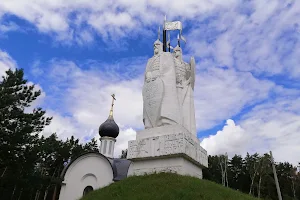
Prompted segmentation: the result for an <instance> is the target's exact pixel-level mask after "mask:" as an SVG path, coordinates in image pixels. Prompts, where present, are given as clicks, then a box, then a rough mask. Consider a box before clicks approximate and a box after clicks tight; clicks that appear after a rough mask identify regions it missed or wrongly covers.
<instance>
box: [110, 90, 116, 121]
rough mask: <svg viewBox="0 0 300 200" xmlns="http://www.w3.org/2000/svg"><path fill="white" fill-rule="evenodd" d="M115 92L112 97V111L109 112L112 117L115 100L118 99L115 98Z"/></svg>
mask: <svg viewBox="0 0 300 200" xmlns="http://www.w3.org/2000/svg"><path fill="white" fill-rule="evenodd" d="M115 96H116V95H115V94H112V95H111V97H112V102H111V108H110V112H109V116H110V117H112V116H113V111H114V102H115V100H116V98H115Z"/></svg>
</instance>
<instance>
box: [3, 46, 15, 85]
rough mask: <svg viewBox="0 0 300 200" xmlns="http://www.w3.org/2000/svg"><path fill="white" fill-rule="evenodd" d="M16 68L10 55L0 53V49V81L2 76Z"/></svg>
mask: <svg viewBox="0 0 300 200" xmlns="http://www.w3.org/2000/svg"><path fill="white" fill-rule="evenodd" d="M16 67H17V63H16V61H15V60H14V59H12V57H10V55H9V54H8V53H7V52H5V51H2V50H1V49H0V81H1V80H2V76H4V75H5V74H6V73H5V72H6V71H7V70H9V69H15V68H16Z"/></svg>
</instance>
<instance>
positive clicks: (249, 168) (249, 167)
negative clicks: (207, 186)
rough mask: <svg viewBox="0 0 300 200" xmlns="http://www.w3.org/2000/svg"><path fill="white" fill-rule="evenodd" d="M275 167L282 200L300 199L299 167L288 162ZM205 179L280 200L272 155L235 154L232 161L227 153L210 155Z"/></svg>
mask: <svg viewBox="0 0 300 200" xmlns="http://www.w3.org/2000/svg"><path fill="white" fill-rule="evenodd" d="M299 165H300V163H299ZM275 168H276V172H277V177H278V180H279V185H280V190H281V194H282V198H283V199H284V200H289V199H300V173H299V171H297V167H296V166H293V165H292V164H290V163H288V162H279V163H276V164H275ZM203 177H204V178H205V179H208V180H211V181H214V182H216V183H220V184H223V185H224V186H226V187H230V188H233V189H235V190H239V191H242V192H244V193H248V194H251V195H253V196H256V197H259V198H263V199H274V200H277V199H278V196H277V191H276V186H275V180H274V174H273V170H272V161H271V157H270V155H269V154H264V155H259V154H258V153H255V154H253V155H250V154H249V153H247V155H246V156H245V157H244V158H243V157H242V156H240V155H235V156H233V157H232V158H231V159H228V156H227V155H226V154H225V155H218V156H209V157H208V168H207V169H204V170H203Z"/></svg>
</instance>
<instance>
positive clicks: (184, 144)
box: [127, 133, 207, 167]
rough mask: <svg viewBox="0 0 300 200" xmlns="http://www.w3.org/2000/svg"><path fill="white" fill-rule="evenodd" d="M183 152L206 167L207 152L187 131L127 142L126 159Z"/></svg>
mask: <svg viewBox="0 0 300 200" xmlns="http://www.w3.org/2000/svg"><path fill="white" fill-rule="evenodd" d="M177 154H184V155H186V156H188V157H189V158H191V159H192V160H194V161H196V162H197V163H199V164H201V165H203V166H206V167H207V152H206V151H205V150H204V149H203V148H202V147H201V146H200V142H199V140H196V141H195V139H194V138H193V137H191V135H190V134H189V133H177V134H170V135H162V136H157V137H150V138H146V139H140V140H135V141H130V142H129V148H128V156H127V158H128V159H138V158H150V157H159V156H167V155H177Z"/></svg>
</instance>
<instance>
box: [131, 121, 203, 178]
mask: <svg viewBox="0 0 300 200" xmlns="http://www.w3.org/2000/svg"><path fill="white" fill-rule="evenodd" d="M136 138H137V139H136V140H133V141H129V145H128V154H127V159H129V160H131V161H133V163H132V164H131V166H130V168H129V170H128V176H132V175H144V174H151V173H159V172H173V173H178V174H181V175H189V176H194V177H197V178H202V168H204V167H208V158H207V152H206V150H205V149H203V148H202V147H201V146H200V141H199V139H198V138H197V137H196V136H194V135H192V134H191V133H190V132H188V131H187V130H186V129H185V128H183V127H182V126H180V125H170V126H162V127H156V128H152V129H146V130H143V131H139V132H137V137H136Z"/></svg>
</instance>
